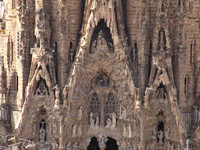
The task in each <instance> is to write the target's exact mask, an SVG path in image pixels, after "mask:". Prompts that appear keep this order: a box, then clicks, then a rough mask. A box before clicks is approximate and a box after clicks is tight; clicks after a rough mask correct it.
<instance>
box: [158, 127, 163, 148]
mask: <svg viewBox="0 0 200 150" xmlns="http://www.w3.org/2000/svg"><path fill="white" fill-rule="evenodd" d="M163 137H164V135H163V131H162V130H160V131H159V133H158V139H159V144H160V145H162V144H163Z"/></svg>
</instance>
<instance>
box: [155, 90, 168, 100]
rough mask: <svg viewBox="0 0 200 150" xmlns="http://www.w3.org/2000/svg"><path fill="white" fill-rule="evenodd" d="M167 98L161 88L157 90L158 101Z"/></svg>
mask: <svg viewBox="0 0 200 150" xmlns="http://www.w3.org/2000/svg"><path fill="white" fill-rule="evenodd" d="M166 97H167V94H166V93H165V91H164V89H163V88H160V89H159V90H158V93H157V99H159V100H163V99H165V98H166Z"/></svg>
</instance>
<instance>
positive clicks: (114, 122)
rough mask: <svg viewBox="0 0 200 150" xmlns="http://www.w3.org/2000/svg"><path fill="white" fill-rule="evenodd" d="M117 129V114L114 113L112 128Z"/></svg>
mask: <svg viewBox="0 0 200 150" xmlns="http://www.w3.org/2000/svg"><path fill="white" fill-rule="evenodd" d="M115 127H116V114H115V113H114V112H113V113H112V128H115Z"/></svg>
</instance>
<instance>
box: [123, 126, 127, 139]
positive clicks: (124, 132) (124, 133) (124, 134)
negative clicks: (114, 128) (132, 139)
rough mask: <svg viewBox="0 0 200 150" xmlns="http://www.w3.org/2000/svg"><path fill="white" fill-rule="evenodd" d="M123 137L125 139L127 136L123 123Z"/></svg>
mask: <svg viewBox="0 0 200 150" xmlns="http://www.w3.org/2000/svg"><path fill="white" fill-rule="evenodd" d="M123 136H124V137H126V136H127V130H126V124H125V123H124V125H123Z"/></svg>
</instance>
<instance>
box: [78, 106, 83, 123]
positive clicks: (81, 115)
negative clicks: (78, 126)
mask: <svg viewBox="0 0 200 150" xmlns="http://www.w3.org/2000/svg"><path fill="white" fill-rule="evenodd" d="M82 117H83V107H82V106H80V108H79V110H78V120H81V119H82Z"/></svg>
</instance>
